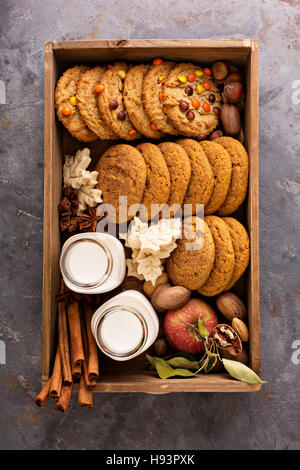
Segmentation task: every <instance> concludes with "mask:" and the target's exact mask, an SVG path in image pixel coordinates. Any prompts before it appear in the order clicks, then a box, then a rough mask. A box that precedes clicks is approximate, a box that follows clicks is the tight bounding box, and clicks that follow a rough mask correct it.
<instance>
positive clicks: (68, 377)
mask: <svg viewBox="0 0 300 470" xmlns="http://www.w3.org/2000/svg"><path fill="white" fill-rule="evenodd" d="M92 315H93V308H92V306H91V304H90V303H89V302H87V301H85V300H82V301H78V300H71V301H69V302H68V303H67V304H66V303H65V302H64V301H62V302H59V304H58V345H57V350H56V356H55V362H54V367H53V371H52V375H51V377H50V378H49V380H48V382H47V383H46V385H45V386H44V387H43V389H42V390H41V392H40V393H39V394H38V395H37V397H36V398H35V404H36V406H38V407H39V408H41V407H43V406H44V405H45V404H46V403H47V401H48V400H49V398H53V399H54V400H55V402H56V403H55V409H56V410H58V411H61V412H66V411H67V409H68V407H69V403H70V399H71V393H72V387H73V383H74V382H79V391H78V404H79V406H81V407H83V408H92V407H93V389H94V387H95V385H96V383H97V380H98V378H99V362H98V349H97V344H96V342H95V339H94V336H93V334H92V330H91V318H92Z"/></svg>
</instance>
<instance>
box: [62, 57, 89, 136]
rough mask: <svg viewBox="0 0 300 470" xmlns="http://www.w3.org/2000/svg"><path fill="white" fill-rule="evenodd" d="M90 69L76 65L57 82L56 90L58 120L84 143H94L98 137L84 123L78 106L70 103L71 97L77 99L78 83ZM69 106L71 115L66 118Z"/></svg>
mask: <svg viewBox="0 0 300 470" xmlns="http://www.w3.org/2000/svg"><path fill="white" fill-rule="evenodd" d="M88 69H89V67H86V66H85V65H76V66H75V67H72V68H70V69H68V70H66V71H65V72H64V73H63V74H62V76H61V77H60V79H59V80H58V82H57V85H56V88H55V108H56V114H57V117H58V119H59V120H60V121H61V122H62V123H63V125H64V126H65V128H66V129H68V131H69V132H70V134H71V135H72V136H73V137H75V138H76V139H78V140H81V141H82V142H92V141H93V140H96V139H97V136H96V135H95V134H94V132H92V131H91V130H90V129H89V128H88V127H87V126H86V125H85V123H84V121H83V119H82V117H81V115H80V113H79V110H78V108H77V106H76V105H75V106H74V105H72V104H71V103H70V98H71V97H73V96H74V97H76V93H77V82H78V80H79V77H80V76H81V75H82V74H83V73H84V72H86V71H87V70H88ZM66 106H68V107H69V108H70V109H71V114H70V115H69V116H65V115H64V114H63V109H64V108H65V107H66Z"/></svg>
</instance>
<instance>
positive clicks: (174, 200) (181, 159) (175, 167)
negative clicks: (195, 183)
mask: <svg viewBox="0 0 300 470" xmlns="http://www.w3.org/2000/svg"><path fill="white" fill-rule="evenodd" d="M158 147H159V149H160V151H161V152H162V154H163V157H164V159H165V162H166V164H167V167H168V170H169V173H170V182H171V192H170V198H169V201H168V204H169V206H172V205H173V204H178V205H180V206H181V205H182V203H183V201H184V198H185V194H186V191H187V188H188V185H189V182H190V178H191V164H190V159H189V157H188V155H187V153H186V151H185V150H184V148H183V147H181V146H180V145H178V144H175V143H174V142H163V143H161V144H159V145H158Z"/></svg>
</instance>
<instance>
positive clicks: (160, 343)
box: [153, 338, 167, 356]
mask: <svg viewBox="0 0 300 470" xmlns="http://www.w3.org/2000/svg"><path fill="white" fill-rule="evenodd" d="M153 350H154V352H155V354H156V355H157V356H164V355H165V354H166V350H167V342H166V340H165V339H164V338H158V339H157V340H156V341H155V342H154V343H153Z"/></svg>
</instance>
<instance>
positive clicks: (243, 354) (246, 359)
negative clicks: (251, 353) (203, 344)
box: [221, 349, 249, 366]
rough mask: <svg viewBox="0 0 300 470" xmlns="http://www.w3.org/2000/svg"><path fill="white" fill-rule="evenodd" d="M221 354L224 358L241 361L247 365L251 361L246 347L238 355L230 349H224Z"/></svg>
mask: <svg viewBox="0 0 300 470" xmlns="http://www.w3.org/2000/svg"><path fill="white" fill-rule="evenodd" d="M221 356H222V357H224V359H231V360H232V361H238V362H241V363H242V364H245V366H247V365H248V363H249V357H248V353H247V351H246V350H245V349H242V350H241V352H240V353H239V354H237V355H236V356H233V355H232V354H230V353H229V352H228V351H226V350H224V349H223V350H222V351H221Z"/></svg>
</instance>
